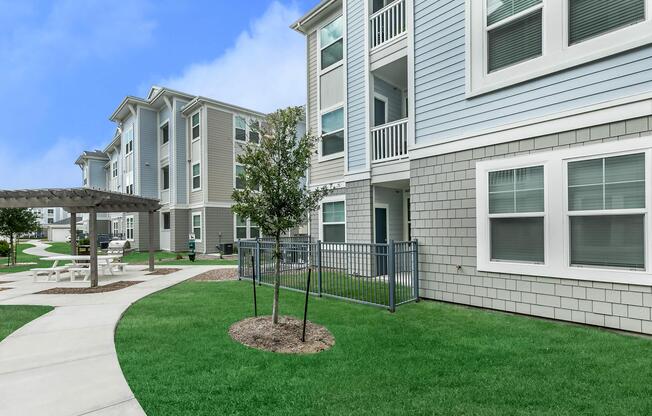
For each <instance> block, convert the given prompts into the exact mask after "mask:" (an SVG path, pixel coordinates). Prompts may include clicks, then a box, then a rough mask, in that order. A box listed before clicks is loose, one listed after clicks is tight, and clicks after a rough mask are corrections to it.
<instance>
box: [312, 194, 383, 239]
mask: <svg viewBox="0 0 652 416" xmlns="http://www.w3.org/2000/svg"><path fill="white" fill-rule="evenodd" d="M329 202H344V222H328V223H326V224H327V225H338V224H344V243H346V242H348V235H347V231H348V226H347V224H346V195H332V196H327V197H326V198H324V199H322V201H321V203H320V204H319V239H320V240H322V241H323V240H324V204H327V203H329ZM388 217H389V216H388ZM388 232H389V229H388ZM329 244H338V243H329Z"/></svg>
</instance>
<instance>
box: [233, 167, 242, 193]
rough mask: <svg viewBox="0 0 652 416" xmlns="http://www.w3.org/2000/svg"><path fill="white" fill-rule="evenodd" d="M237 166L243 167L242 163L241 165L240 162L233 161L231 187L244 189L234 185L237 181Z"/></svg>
mask: <svg viewBox="0 0 652 416" xmlns="http://www.w3.org/2000/svg"><path fill="white" fill-rule="evenodd" d="M238 166H240V167H242V168H244V165H242V164H241V163H235V164H234V165H233V189H240V190H242V189H244V188H238V187H237V186H236V185H237V183H238V182H237V181H238Z"/></svg>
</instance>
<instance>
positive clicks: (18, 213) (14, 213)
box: [0, 208, 39, 264]
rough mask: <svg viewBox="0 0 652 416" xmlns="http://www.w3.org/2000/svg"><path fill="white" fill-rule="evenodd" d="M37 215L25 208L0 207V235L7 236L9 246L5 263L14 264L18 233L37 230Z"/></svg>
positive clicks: (16, 253)
mask: <svg viewBox="0 0 652 416" xmlns="http://www.w3.org/2000/svg"><path fill="white" fill-rule="evenodd" d="M38 228H39V223H38V216H37V215H36V213H35V212H33V211H31V210H29V209H27V208H0V235H4V236H7V237H9V246H10V248H11V250H10V255H9V257H8V259H7V263H8V264H9V263H10V264H16V257H17V255H18V239H19V237H20V234H24V233H30V232H33V231H37V230H38Z"/></svg>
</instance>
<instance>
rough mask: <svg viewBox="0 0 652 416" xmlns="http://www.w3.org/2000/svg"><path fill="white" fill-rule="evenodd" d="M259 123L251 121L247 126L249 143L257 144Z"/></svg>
mask: <svg viewBox="0 0 652 416" xmlns="http://www.w3.org/2000/svg"><path fill="white" fill-rule="evenodd" d="M259 129H260V123H259V122H258V121H255V120H254V121H252V122H251V124H250V125H249V141H250V142H252V143H258V142H259V141H260V133H259Z"/></svg>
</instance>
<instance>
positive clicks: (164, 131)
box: [160, 122, 170, 144]
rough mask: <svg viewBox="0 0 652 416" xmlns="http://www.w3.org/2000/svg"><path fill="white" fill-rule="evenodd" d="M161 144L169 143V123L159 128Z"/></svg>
mask: <svg viewBox="0 0 652 416" xmlns="http://www.w3.org/2000/svg"><path fill="white" fill-rule="evenodd" d="M160 135H161V144H165V143H167V142H169V141H170V123H167V122H166V123H165V124H163V125H162V126H161V131H160Z"/></svg>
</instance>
